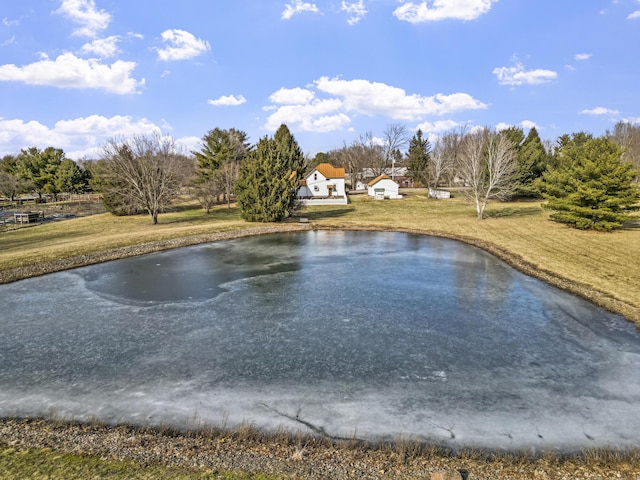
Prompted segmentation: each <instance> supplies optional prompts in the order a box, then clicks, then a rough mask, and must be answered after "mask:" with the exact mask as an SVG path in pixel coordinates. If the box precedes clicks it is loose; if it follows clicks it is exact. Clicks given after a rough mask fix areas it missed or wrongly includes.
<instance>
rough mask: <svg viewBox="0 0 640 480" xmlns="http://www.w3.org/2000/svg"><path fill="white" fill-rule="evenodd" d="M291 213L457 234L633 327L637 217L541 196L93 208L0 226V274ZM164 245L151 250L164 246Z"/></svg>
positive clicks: (237, 228)
mask: <svg viewBox="0 0 640 480" xmlns="http://www.w3.org/2000/svg"><path fill="white" fill-rule="evenodd" d="M299 217H305V218H307V219H308V220H309V222H310V225H311V226H312V227H313V228H332V229H376V230H401V231H411V232H418V233H425V234H431V235H440V236H445V237H451V238H456V239H460V240H462V241H465V242H468V243H471V244H475V245H477V246H480V247H482V248H484V249H486V250H488V251H490V252H492V253H494V254H497V255H498V256H500V257H501V258H503V259H505V260H506V261H508V262H509V263H511V264H512V265H514V266H515V267H517V268H519V269H520V270H522V271H524V272H525V273H528V274H532V275H536V276H538V277H540V278H542V279H544V280H546V281H548V282H550V283H553V284H555V285H558V286H560V287H562V288H565V289H568V290H572V291H574V292H576V293H578V294H580V295H582V296H584V297H586V298H589V299H591V300H592V301H594V302H595V303H598V304H599V305H602V306H604V307H606V308H608V309H610V310H613V311H616V312H619V313H621V314H623V315H625V316H626V317H627V318H628V319H629V320H632V321H635V322H636V323H637V324H638V325H640V216H635V217H634V220H633V221H631V222H629V223H628V224H627V225H625V228H623V229H620V230H617V231H614V232H612V233H599V232H594V231H581V230H575V229H572V228H569V227H567V226H565V225H562V224H559V223H555V222H552V221H550V220H549V213H548V211H546V210H544V209H543V208H542V207H541V202H508V203H500V202H495V203H491V204H490V205H489V207H488V208H487V212H486V218H485V219H484V220H478V219H477V218H476V215H475V210H474V208H473V207H472V206H471V205H469V204H468V203H467V202H466V201H465V200H464V199H463V198H460V197H458V198H452V199H448V200H433V199H429V198H428V197H427V195H426V192H424V191H421V190H409V191H406V192H404V198H403V199H402V200H385V201H379V200H378V201H376V200H373V199H372V198H370V197H367V196H366V195H354V196H352V197H351V200H350V203H349V204H348V205H334V206H313V207H305V208H303V209H302V210H300V211H299V212H297V213H296V216H295V217H293V218H290V219H288V220H287V222H284V225H283V224H257V223H247V222H244V221H243V220H242V219H241V218H240V213H239V211H238V209H237V208H235V207H233V206H232V208H231V209H228V208H227V207H226V205H225V206H219V207H217V208H214V209H213V210H212V211H211V213H210V214H208V215H207V214H206V213H205V212H204V211H203V210H202V209H201V208H199V207H198V205H197V204H195V203H194V202H188V201H185V202H183V203H181V204H179V205H177V206H176V207H175V208H174V209H173V211H171V212H167V213H164V214H161V215H160V220H159V222H160V223H159V224H158V225H152V224H151V221H150V218H149V217H148V216H145V215H140V216H133V217H116V216H113V215H110V214H99V215H92V216H87V217H79V218H74V219H70V220H64V221H54V222H47V223H44V224H41V225H34V226H31V227H27V228H20V229H16V230H9V231H1V230H0V273H1V272H3V271H5V272H6V271H9V270H11V269H17V268H22V269H24V268H25V267H30V266H34V265H37V264H39V263H42V262H53V261H58V263H60V262H59V261H60V260H64V259H69V258H73V257H78V256H82V255H88V254H92V253H96V252H97V253H100V252H106V251H110V250H114V249H119V248H122V247H128V246H135V245H144V244H149V243H151V242H167V241H170V240H172V239H185V238H187V239H190V240H189V241H190V242H197V241H206V240H207V239H208V238H209V237H208V235H215V234H221V233H225V232H235V233H238V234H251V233H252V232H253V233H260V232H262V231H264V230H265V227H277V226H284V227H285V228H287V227H288V228H293V227H294V224H295V227H297V226H298V225H297V224H298V220H299ZM167 243H168V244H167V245H166V246H163V247H160V248H168V247H170V246H171V242H167ZM176 245H180V244H179V243H177V244H176ZM142 251H144V250H142ZM0 277H1V275H0Z"/></svg>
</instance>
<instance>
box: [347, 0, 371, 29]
mask: <svg viewBox="0 0 640 480" xmlns="http://www.w3.org/2000/svg"><path fill="white" fill-rule="evenodd" d="M341 10H342V11H343V12H347V14H348V16H347V23H348V24H349V25H356V24H357V23H359V22H360V20H362V18H363V17H364V16H365V15H366V14H367V9H366V7H365V5H364V0H359V1H357V2H345V1H344V0H343V1H342V8H341Z"/></svg>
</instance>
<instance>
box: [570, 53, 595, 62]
mask: <svg viewBox="0 0 640 480" xmlns="http://www.w3.org/2000/svg"><path fill="white" fill-rule="evenodd" d="M573 58H574V59H575V60H577V61H579V62H580V61H583V60H589V59H590V58H591V54H590V53H576V54H575V55H574V56H573Z"/></svg>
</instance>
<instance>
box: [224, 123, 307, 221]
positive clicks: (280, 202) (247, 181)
mask: <svg viewBox="0 0 640 480" xmlns="http://www.w3.org/2000/svg"><path fill="white" fill-rule="evenodd" d="M303 172H304V155H303V154H302V151H301V150H300V147H299V146H298V143H297V142H296V140H295V138H294V137H293V135H291V133H290V132H289V129H288V128H287V127H286V125H281V126H280V128H279V129H278V131H277V132H276V134H275V136H274V138H272V139H270V138H268V137H264V138H262V139H260V141H259V142H258V145H257V146H256V148H255V150H252V151H251V152H249V154H248V155H247V156H246V157H245V159H244V161H243V162H242V164H241V165H240V173H239V176H238V180H237V182H236V185H235V194H236V200H237V202H238V206H239V207H240V213H241V215H242V218H244V219H245V220H247V221H250V222H277V221H280V220H282V219H283V218H284V217H286V216H287V215H288V214H289V213H290V212H291V210H292V209H293V208H294V207H295V204H296V193H297V191H298V187H299V184H300V179H301V178H302V174H303Z"/></svg>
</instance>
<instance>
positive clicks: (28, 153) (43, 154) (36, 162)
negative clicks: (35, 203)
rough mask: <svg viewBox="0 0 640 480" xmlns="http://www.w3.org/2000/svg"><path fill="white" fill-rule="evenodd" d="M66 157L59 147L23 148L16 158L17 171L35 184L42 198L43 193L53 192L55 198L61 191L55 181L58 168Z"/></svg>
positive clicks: (20, 175)
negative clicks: (42, 148)
mask: <svg viewBox="0 0 640 480" xmlns="http://www.w3.org/2000/svg"><path fill="white" fill-rule="evenodd" d="M64 159H65V155H64V152H63V151H62V150H61V149H59V148H54V147H47V148H45V149H44V150H40V149H38V148H36V147H31V148H28V149H26V150H25V149H23V150H21V151H20V153H19V154H18V157H17V160H16V161H17V165H16V167H17V173H18V176H19V177H21V178H23V179H25V180H27V181H29V182H30V183H31V184H32V185H33V187H34V188H35V190H36V192H37V193H38V196H39V197H40V198H42V194H43V193H51V194H53V196H54V198H55V197H57V195H58V193H60V191H59V190H58V188H57V186H56V183H55V177H56V170H57V169H58V167H59V166H60V164H61V163H62V161H63V160H64Z"/></svg>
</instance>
